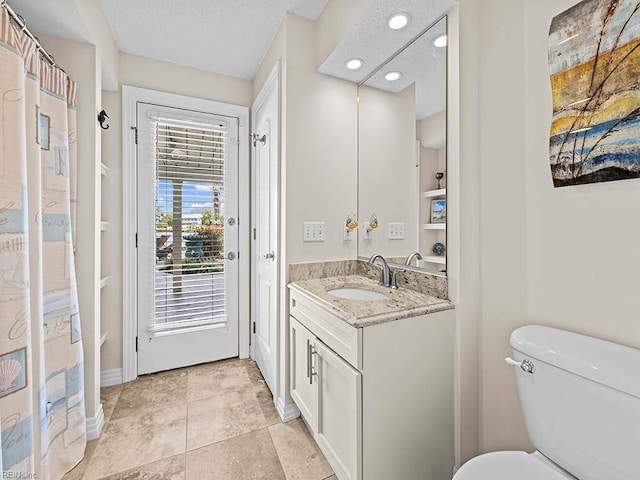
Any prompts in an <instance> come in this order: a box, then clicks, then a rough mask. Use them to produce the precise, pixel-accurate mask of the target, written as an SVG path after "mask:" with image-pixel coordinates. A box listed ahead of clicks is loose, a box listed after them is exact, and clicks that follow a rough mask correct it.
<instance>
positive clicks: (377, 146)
mask: <svg viewBox="0 0 640 480" xmlns="http://www.w3.org/2000/svg"><path fill="white" fill-rule="evenodd" d="M358 95H359V96H360V99H359V109H360V111H359V114H358V142H359V152H358V153H357V157H358V160H357V162H358V179H357V182H358V189H359V190H358V209H359V212H358V215H359V220H360V225H361V228H359V229H358V231H357V234H358V244H359V248H358V252H357V254H358V255H359V256H364V257H370V256H371V255H373V254H381V255H383V256H385V257H387V258H388V257H406V256H407V255H409V254H410V253H411V252H412V251H414V250H416V248H417V245H418V225H417V223H416V218H417V212H416V209H417V207H418V203H417V201H418V198H417V192H416V190H417V187H416V180H417V179H416V175H417V169H416V96H415V84H412V85H411V86H409V87H407V88H405V89H404V90H402V91H401V92H398V93H390V92H385V91H383V90H379V89H376V88H372V87H361V88H360V89H359V92H358ZM419 201H420V202H422V201H423V199H422V197H420V199H419ZM374 212H375V214H376V215H377V217H378V224H379V227H378V229H376V230H374V231H373V232H372V233H371V237H372V238H370V239H368V240H365V239H364V235H365V233H366V231H365V222H369V220H370V218H371V215H372V214H373V213H374ZM389 223H404V230H405V236H404V240H388V238H387V237H388V224H389Z"/></svg>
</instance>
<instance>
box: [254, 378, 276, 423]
mask: <svg viewBox="0 0 640 480" xmlns="http://www.w3.org/2000/svg"><path fill="white" fill-rule="evenodd" d="M255 395H256V398H257V399H258V403H259V404H260V408H261V409H262V414H263V415H264V418H265V420H266V422H267V423H266V424H267V426H268V425H275V424H276V423H282V419H281V418H280V415H279V414H278V411H277V410H276V406H275V405H274V404H273V394H272V393H271V390H269V388H268V387H267V386H266V384H265V385H264V386H263V387H262V388H259V389H258V388H256V390H255Z"/></svg>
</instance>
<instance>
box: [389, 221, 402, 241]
mask: <svg viewBox="0 0 640 480" xmlns="http://www.w3.org/2000/svg"><path fill="white" fill-rule="evenodd" d="M387 239H388V240H404V223H390V224H389V225H388V227H387Z"/></svg>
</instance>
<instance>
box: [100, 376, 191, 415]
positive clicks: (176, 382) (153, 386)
mask: <svg viewBox="0 0 640 480" xmlns="http://www.w3.org/2000/svg"><path fill="white" fill-rule="evenodd" d="M186 392H187V371H186V370H184V369H183V370H172V371H170V372H162V373H159V374H155V375H145V376H143V377H140V378H139V379H138V380H135V381H133V382H129V383H126V384H124V386H123V387H122V391H121V392H120V396H119V397H118V401H117V403H116V405H115V408H114V410H113V414H112V415H111V420H118V419H121V418H124V417H128V416H132V415H134V416H140V415H144V414H146V413H149V412H153V411H156V410H158V409H164V408H170V407H173V406H178V405H183V404H184V403H185V401H186V398H187V393H186Z"/></svg>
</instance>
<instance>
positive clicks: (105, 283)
mask: <svg viewBox="0 0 640 480" xmlns="http://www.w3.org/2000/svg"><path fill="white" fill-rule="evenodd" d="M107 283H109V277H103V278H102V279H101V280H100V288H101V289H102V288H104V287H106V286H107Z"/></svg>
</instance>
